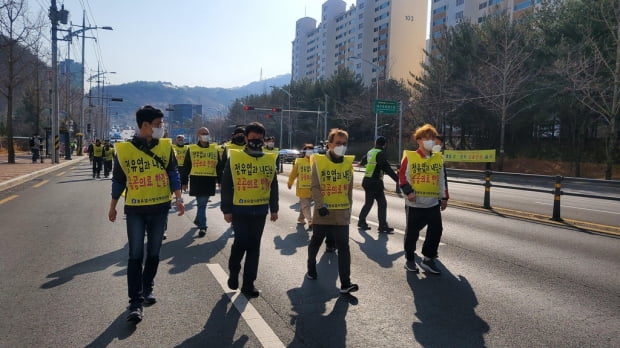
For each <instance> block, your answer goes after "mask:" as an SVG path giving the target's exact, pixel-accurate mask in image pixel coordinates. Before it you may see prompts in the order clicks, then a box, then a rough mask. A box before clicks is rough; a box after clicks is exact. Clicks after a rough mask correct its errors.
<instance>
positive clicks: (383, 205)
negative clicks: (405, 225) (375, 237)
mask: <svg viewBox="0 0 620 348" xmlns="http://www.w3.org/2000/svg"><path fill="white" fill-rule="evenodd" d="M362 187H363V188H364V192H365V199H364V206H363V207H362V210H360V215H359V224H365V223H366V217H367V216H368V213H369V212H370V209H371V208H372V205H373V203H374V202H375V201H377V217H378V218H379V229H381V228H387V227H388V224H387V212H386V211H387V201H386V200H385V193H384V192H383V181H382V180H372V179H368V178H364V179H363V180H362Z"/></svg>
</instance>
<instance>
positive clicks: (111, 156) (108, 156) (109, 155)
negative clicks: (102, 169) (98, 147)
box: [105, 147, 114, 161]
mask: <svg viewBox="0 0 620 348" xmlns="http://www.w3.org/2000/svg"><path fill="white" fill-rule="evenodd" d="M113 159H114V148H113V147H110V148H109V149H107V150H106V152H105V160H106V161H111V160H113Z"/></svg>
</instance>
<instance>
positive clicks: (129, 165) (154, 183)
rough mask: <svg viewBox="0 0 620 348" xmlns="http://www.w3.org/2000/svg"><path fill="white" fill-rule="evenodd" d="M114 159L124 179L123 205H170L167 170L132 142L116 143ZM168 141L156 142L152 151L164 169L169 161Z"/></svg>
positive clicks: (170, 146)
mask: <svg viewBox="0 0 620 348" xmlns="http://www.w3.org/2000/svg"><path fill="white" fill-rule="evenodd" d="M114 147H115V149H116V156H117V157H118V163H119V164H120V166H121V169H122V170H123V172H124V173H125V176H126V177H127V192H126V195H125V205H131V206H144V205H155V204H161V203H166V202H170V181H169V179H168V173H167V172H166V168H162V167H161V164H159V163H158V162H157V161H156V160H155V159H154V158H153V157H151V156H149V155H148V154H146V153H145V152H143V151H141V150H140V149H138V148H137V147H135V146H134V145H133V144H132V143H131V142H122V143H116V144H115V145H114ZM171 149H172V145H171V142H170V139H159V143H158V144H157V145H156V146H155V147H153V148H152V149H151V151H152V152H153V153H154V154H155V155H157V157H159V158H160V159H161V160H162V161H163V162H164V165H165V166H168V161H169V160H170V151H171Z"/></svg>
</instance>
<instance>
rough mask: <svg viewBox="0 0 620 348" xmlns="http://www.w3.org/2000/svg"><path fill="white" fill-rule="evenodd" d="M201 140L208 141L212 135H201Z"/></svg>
mask: <svg viewBox="0 0 620 348" xmlns="http://www.w3.org/2000/svg"><path fill="white" fill-rule="evenodd" d="M200 140H202V141H204V142H205V143H208V142H210V141H211V136H210V135H209V134H207V135H201V136H200Z"/></svg>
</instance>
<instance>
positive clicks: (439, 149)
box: [433, 145, 441, 152]
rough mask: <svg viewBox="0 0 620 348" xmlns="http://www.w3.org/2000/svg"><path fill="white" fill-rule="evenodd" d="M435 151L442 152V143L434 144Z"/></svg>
mask: <svg viewBox="0 0 620 348" xmlns="http://www.w3.org/2000/svg"><path fill="white" fill-rule="evenodd" d="M433 152H441V145H435V146H433Z"/></svg>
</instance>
